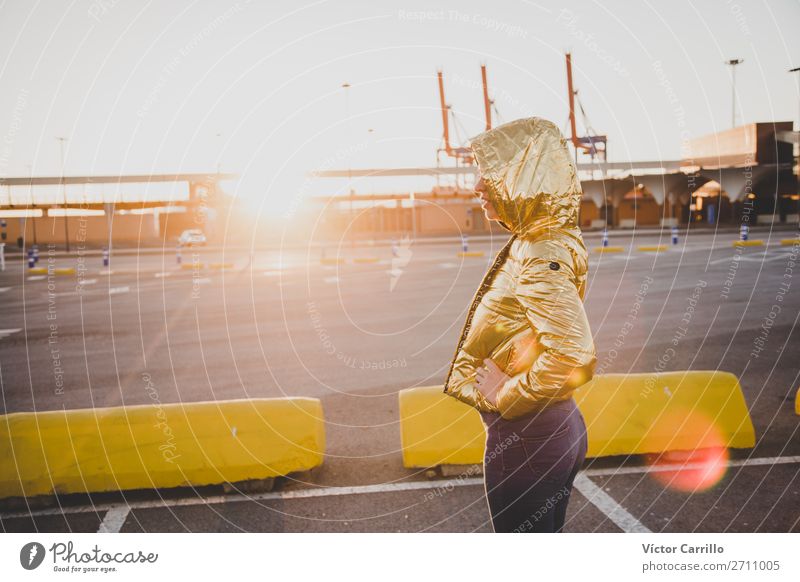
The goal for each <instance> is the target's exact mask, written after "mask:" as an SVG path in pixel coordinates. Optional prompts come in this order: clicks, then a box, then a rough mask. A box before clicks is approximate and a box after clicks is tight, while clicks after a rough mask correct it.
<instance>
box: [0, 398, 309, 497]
mask: <svg viewBox="0 0 800 582" xmlns="http://www.w3.org/2000/svg"><path fill="white" fill-rule="evenodd" d="M324 450H325V432H324V422H323V415H322V404H321V403H320V401H319V400H317V399H316V398H262V399H252V400H223V401H216V402H189V403H179V404H162V405H160V406H157V407H156V406H152V405H150V404H145V405H138V406H125V407H114V408H96V409H81V410H53V411H47V412H18V413H13V414H7V415H2V416H0V498H6V497H19V496H25V497H32V496H34V495H50V494H53V493H56V492H57V493H59V494H62V493H85V492H99V491H119V490H125V489H142V488H144V489H153V488H164V487H178V486H187V485H195V486H200V485H213V484H220V483H226V482H228V483H230V482H236V481H246V480H250V479H267V478H270V477H276V476H279V475H286V474H288V473H292V472H296V471H305V470H308V469H311V468H312V467H316V466H318V465H320V464H321V463H322V460H323V454H324Z"/></svg>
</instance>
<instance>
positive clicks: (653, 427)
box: [399, 371, 755, 468]
mask: <svg viewBox="0 0 800 582" xmlns="http://www.w3.org/2000/svg"><path fill="white" fill-rule="evenodd" d="M399 399H400V441H401V446H402V454H403V465H404V466H405V467H409V468H412V467H434V466H437V465H442V464H476V463H481V462H482V460H483V449H484V441H485V435H484V428H483V423H482V422H481V419H480V415H479V414H478V412H477V411H476V410H475V409H473V408H471V407H469V406H467V405H466V404H462V403H461V402H459V401H457V400H456V399H454V398H452V397H450V396H447V395H446V394H444V393H443V392H442V387H441V386H426V387H422V388H411V389H408V390H402V391H401V392H400V395H399ZM575 401H576V402H577V404H578V407H579V408H580V410H581V413H582V414H583V417H584V419H585V421H586V426H587V431H588V436H589V450H588V453H587V456H589V457H604V456H611V455H633V454H644V453H660V452H664V451H671V450H694V449H698V448H709V447H715V446H723V447H733V448H750V447H752V446H754V445H755V430H754V428H753V423H752V420H751V419H750V413H749V411H748V409H747V405H746V403H745V400H744V396H743V394H742V390H741V387H740V386H739V381H738V380H737V378H736V376H734V375H733V374H730V373H727V372H719V371H682V372H665V373H660V374H604V375H598V376H595V377H594V378H593V379H592V380H591V381H589V382H588V383H586V384H584V385H583V386H581V387H580V388H579V389H578V390H576V392H575Z"/></svg>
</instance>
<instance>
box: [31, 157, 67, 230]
mask: <svg viewBox="0 0 800 582" xmlns="http://www.w3.org/2000/svg"><path fill="white" fill-rule="evenodd" d="M27 168H28V176H29V182H28V196H29V197H30V199H31V210H32V211H33V212H34V214H32V215H31V223H32V224H33V244H37V242H38V241H37V240H36V214H35V213H36V204H35V203H34V200H33V166H31V165H30V164H27ZM62 173H63V172H62Z"/></svg>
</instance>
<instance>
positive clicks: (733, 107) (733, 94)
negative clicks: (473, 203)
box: [725, 59, 744, 127]
mask: <svg viewBox="0 0 800 582" xmlns="http://www.w3.org/2000/svg"><path fill="white" fill-rule="evenodd" d="M743 62H744V59H729V60H727V61H725V64H726V65H728V66H730V68H731V103H732V105H731V127H736V65H741V64H742V63H743Z"/></svg>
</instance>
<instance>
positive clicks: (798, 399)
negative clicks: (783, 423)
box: [794, 388, 800, 416]
mask: <svg viewBox="0 0 800 582" xmlns="http://www.w3.org/2000/svg"><path fill="white" fill-rule="evenodd" d="M794 413H795V414H797V415H798V416H800V388H798V389H797V394H795V396H794Z"/></svg>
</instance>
